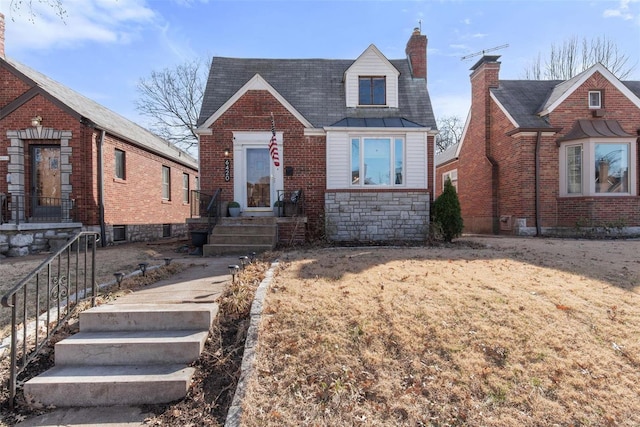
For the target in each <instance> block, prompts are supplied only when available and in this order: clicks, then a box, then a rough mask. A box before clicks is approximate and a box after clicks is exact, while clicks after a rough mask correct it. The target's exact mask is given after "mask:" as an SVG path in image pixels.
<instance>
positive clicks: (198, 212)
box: [191, 188, 222, 232]
mask: <svg viewBox="0 0 640 427" xmlns="http://www.w3.org/2000/svg"><path fill="white" fill-rule="evenodd" d="M221 194H222V188H218V189H217V190H216V192H215V193H214V195H213V196H212V195H210V194H207V193H203V192H201V191H198V190H191V218H207V223H208V226H209V232H211V230H213V227H215V226H216V224H217V223H218V220H219V219H220V216H221V209H220V207H221V200H220V199H221Z"/></svg>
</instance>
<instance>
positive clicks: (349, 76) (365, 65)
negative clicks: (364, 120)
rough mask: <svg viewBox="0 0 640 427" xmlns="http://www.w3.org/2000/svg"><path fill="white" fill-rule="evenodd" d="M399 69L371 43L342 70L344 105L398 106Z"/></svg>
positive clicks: (355, 106)
mask: <svg viewBox="0 0 640 427" xmlns="http://www.w3.org/2000/svg"><path fill="white" fill-rule="evenodd" d="M399 75H400V71H398V69H397V68H396V67H394V66H393V64H391V62H389V60H388V59H387V58H386V57H385V56H384V55H383V54H382V52H380V50H378V48H377V47H375V46H374V45H370V46H369V47H368V48H367V49H366V50H365V51H364V52H363V53H362V54H361V55H360V56H359V57H358V59H356V60H355V61H354V62H353V64H351V66H350V67H349V68H347V70H346V71H345V72H344V82H345V85H344V87H345V98H346V103H347V107H352V108H360V107H374V108H376V107H383V108H384V107H386V108H398V76H399Z"/></svg>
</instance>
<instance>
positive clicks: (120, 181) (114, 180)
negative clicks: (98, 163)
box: [113, 178, 127, 184]
mask: <svg viewBox="0 0 640 427" xmlns="http://www.w3.org/2000/svg"><path fill="white" fill-rule="evenodd" d="M113 182H115V183H117V184H126V183H127V180H126V179H122V178H113Z"/></svg>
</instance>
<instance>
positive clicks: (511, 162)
mask: <svg viewBox="0 0 640 427" xmlns="http://www.w3.org/2000/svg"><path fill="white" fill-rule="evenodd" d="M498 58H499V56H485V57H483V58H482V59H481V60H480V61H478V62H477V63H476V64H475V65H474V66H473V67H472V68H471V70H472V73H471V87H472V89H471V90H472V93H471V110H470V113H469V117H468V118H467V122H466V124H465V128H464V132H463V137H462V141H461V143H460V144H459V145H457V146H454V147H451V148H450V149H449V150H447V151H445V152H443V153H440V154H439V155H438V157H437V160H436V163H437V172H436V176H437V181H438V183H437V186H438V187H437V188H438V190H439V191H440V192H441V191H442V185H443V180H444V179H446V178H447V177H451V178H455V181H456V185H457V188H458V195H459V198H460V205H461V208H462V216H463V219H464V223H465V232H471V233H494V234H498V233H501V234H516V235H566V234H570V235H576V234H577V235H582V234H585V233H593V232H597V233H609V234H615V235H637V234H640V197H639V194H638V191H639V187H640V177H639V173H638V165H639V159H638V155H639V150H638V135H640V82H639V81H620V80H619V79H617V78H616V77H615V76H614V75H613V74H612V73H611V72H610V71H609V70H607V69H606V68H605V67H604V66H603V65H602V64H595V65H593V66H592V67H590V68H589V69H587V70H586V71H584V72H582V73H580V74H579V75H577V76H575V77H573V78H571V79H569V80H566V81H548V80H542V81H541V80H500V78H499V72H500V62H498Z"/></svg>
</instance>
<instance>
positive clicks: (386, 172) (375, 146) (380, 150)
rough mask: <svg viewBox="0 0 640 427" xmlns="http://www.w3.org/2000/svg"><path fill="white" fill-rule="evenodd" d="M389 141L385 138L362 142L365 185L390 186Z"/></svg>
mask: <svg viewBox="0 0 640 427" xmlns="http://www.w3.org/2000/svg"><path fill="white" fill-rule="evenodd" d="M390 165H391V140H389V139H386V138H379V139H373V138H371V139H365V140H364V183H365V185H389V184H391V167H390Z"/></svg>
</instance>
